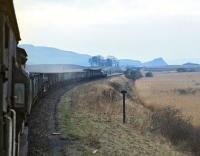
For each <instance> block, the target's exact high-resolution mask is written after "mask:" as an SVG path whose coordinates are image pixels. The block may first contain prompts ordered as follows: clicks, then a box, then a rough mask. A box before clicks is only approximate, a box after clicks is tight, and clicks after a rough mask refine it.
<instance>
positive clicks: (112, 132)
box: [57, 76, 185, 156]
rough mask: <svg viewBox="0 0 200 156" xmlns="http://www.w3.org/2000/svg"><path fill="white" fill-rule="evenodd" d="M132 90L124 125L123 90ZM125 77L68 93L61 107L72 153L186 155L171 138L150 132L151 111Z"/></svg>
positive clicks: (62, 126) (63, 130)
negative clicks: (171, 142)
mask: <svg viewBox="0 0 200 156" xmlns="http://www.w3.org/2000/svg"><path fill="white" fill-rule="evenodd" d="M123 87H125V88H126V89H127V90H128V95H127V96H128V99H127V102H126V108H127V123H126V124H122V105H121V98H122V97H121V95H120V90H121V89H122V88H123ZM132 87H133V85H132V82H130V81H128V80H127V79H126V78H125V77H123V76H122V77H115V78H110V79H104V80H98V81H95V82H90V83H87V84H84V85H80V86H78V87H76V88H74V89H73V90H71V91H69V92H67V93H66V94H65V95H64V96H63V98H62V100H61V102H60V104H59V107H58V114H57V121H58V129H59V132H61V134H62V136H61V138H62V139H63V140H66V142H68V143H67V144H66V145H65V148H64V154H65V155H72V156H81V155H83V156H90V155H97V156H122V155H125V156H138V155H139V156H184V155H185V154H183V153H180V152H178V151H176V149H175V147H174V146H172V145H171V144H170V143H169V142H168V141H167V140H165V139H164V138H163V137H161V136H159V137H158V136H156V135H153V134H151V133H149V132H148V130H147V129H148V127H149V126H150V119H149V116H150V114H151V112H150V111H149V110H148V109H146V108H145V107H143V106H142V105H141V104H140V103H139V101H137V99H136V97H135V95H134V92H133V88H132Z"/></svg>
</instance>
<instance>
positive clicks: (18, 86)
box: [14, 83, 26, 108]
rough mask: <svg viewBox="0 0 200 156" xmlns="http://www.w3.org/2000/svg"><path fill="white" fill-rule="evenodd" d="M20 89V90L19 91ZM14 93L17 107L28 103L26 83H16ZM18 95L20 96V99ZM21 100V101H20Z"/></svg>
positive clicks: (22, 106)
mask: <svg viewBox="0 0 200 156" xmlns="http://www.w3.org/2000/svg"><path fill="white" fill-rule="evenodd" d="M19 89H20V92H19ZM18 93H19V94H18ZM14 94H15V106H14V107H15V108H24V107H25V103H26V97H25V96H26V87H25V84H24V83H15V84H14ZM18 96H20V98H19V99H18ZM18 100H19V101H18Z"/></svg>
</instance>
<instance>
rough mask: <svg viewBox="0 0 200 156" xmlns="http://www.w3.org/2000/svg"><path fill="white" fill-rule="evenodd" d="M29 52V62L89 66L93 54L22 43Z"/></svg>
mask: <svg viewBox="0 0 200 156" xmlns="http://www.w3.org/2000/svg"><path fill="white" fill-rule="evenodd" d="M20 47H22V48H24V49H26V51H27V53H28V64H77V65H80V66H88V65H89V64H88V60H89V58H90V57H91V56H89V55H86V54H79V53H76V52H72V51H64V50H60V49H56V48H50V47H42V46H33V45H27V44H26V45H20Z"/></svg>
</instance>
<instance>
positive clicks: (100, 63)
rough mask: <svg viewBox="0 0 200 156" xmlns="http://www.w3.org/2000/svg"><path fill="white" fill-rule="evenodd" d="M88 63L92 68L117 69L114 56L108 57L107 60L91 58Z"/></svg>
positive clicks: (117, 62)
mask: <svg viewBox="0 0 200 156" xmlns="http://www.w3.org/2000/svg"><path fill="white" fill-rule="evenodd" d="M88 62H89V64H90V65H91V66H92V67H119V61H118V59H117V58H116V57H114V56H109V57H107V58H104V57H102V56H99V55H98V56H93V57H91V58H90V59H89V61H88Z"/></svg>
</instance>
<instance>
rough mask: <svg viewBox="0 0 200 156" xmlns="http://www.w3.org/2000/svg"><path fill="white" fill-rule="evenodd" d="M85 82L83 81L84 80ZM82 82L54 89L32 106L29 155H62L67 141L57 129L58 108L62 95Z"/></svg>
mask: <svg viewBox="0 0 200 156" xmlns="http://www.w3.org/2000/svg"><path fill="white" fill-rule="evenodd" d="M82 83H83V82H82ZM78 84H80V83H76V84H75V83H74V84H70V85H68V86H67V87H63V88H57V89H52V90H50V91H49V92H48V94H47V95H46V96H45V97H43V98H42V99H41V100H40V101H39V102H38V103H37V104H36V105H34V107H33V108H32V112H31V117H30V121H29V153H28V156H62V147H63V146H64V145H65V144H66V143H67V140H63V139H61V138H60V137H59V135H52V133H55V132H57V131H56V110H57V104H58V103H59V101H60V98H61V96H62V95H63V94H64V93H65V92H67V91H69V90H70V89H72V88H73V87H74V86H76V85H78Z"/></svg>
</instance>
